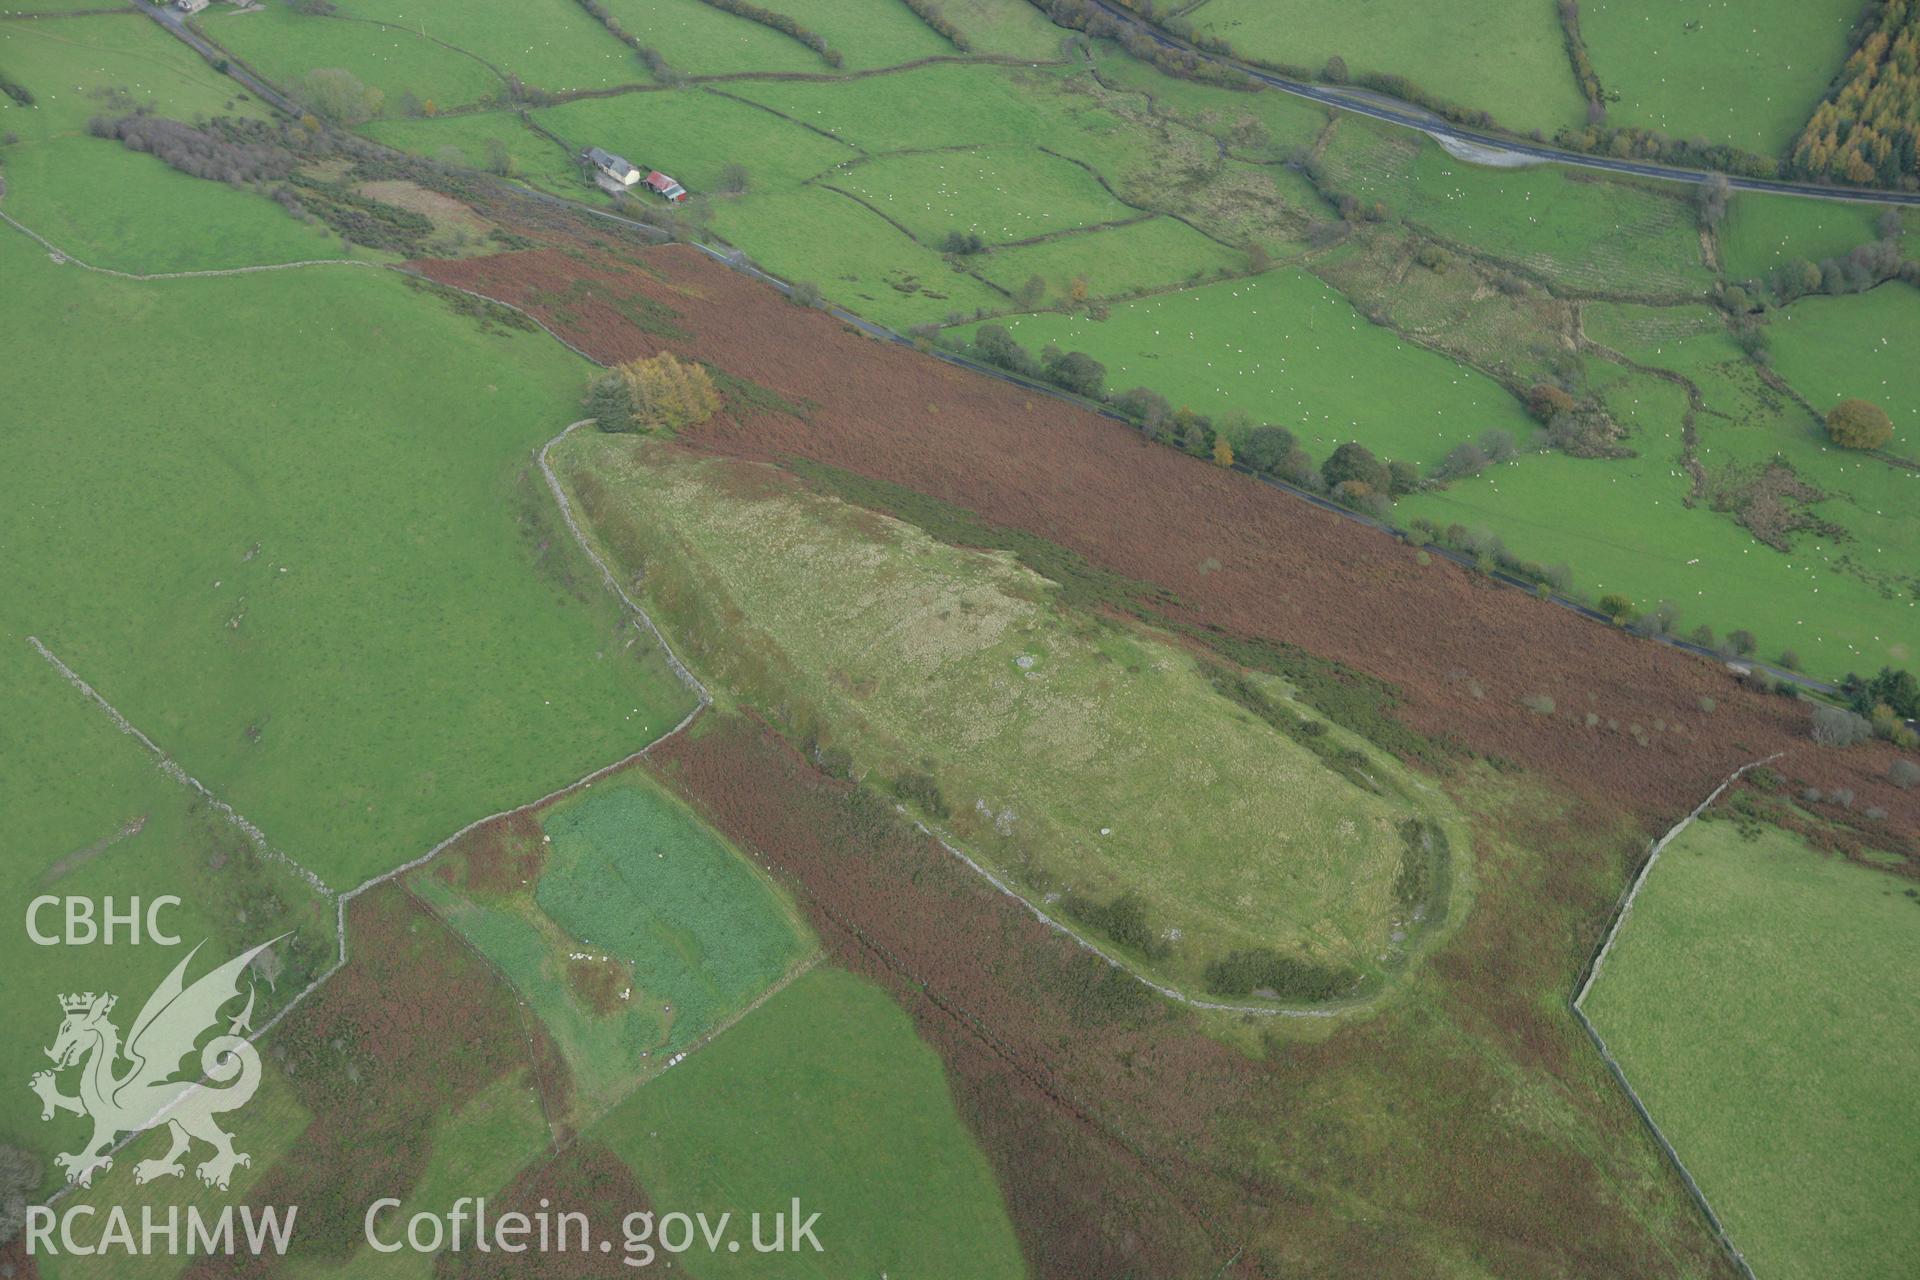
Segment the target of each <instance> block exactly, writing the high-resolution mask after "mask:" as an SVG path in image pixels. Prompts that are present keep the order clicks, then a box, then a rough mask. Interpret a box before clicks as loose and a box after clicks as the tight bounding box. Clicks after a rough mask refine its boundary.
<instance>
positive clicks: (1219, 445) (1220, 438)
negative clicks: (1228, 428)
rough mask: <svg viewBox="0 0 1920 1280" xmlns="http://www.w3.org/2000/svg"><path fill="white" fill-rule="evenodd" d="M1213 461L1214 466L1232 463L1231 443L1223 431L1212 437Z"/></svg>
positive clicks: (1230, 464) (1224, 465)
mask: <svg viewBox="0 0 1920 1280" xmlns="http://www.w3.org/2000/svg"><path fill="white" fill-rule="evenodd" d="M1213 461H1214V465H1215V466H1221V467H1230V466H1232V465H1233V444H1232V442H1231V441H1229V440H1228V439H1227V437H1226V434H1225V433H1224V432H1222V433H1221V434H1220V435H1217V436H1215V437H1214V438H1213Z"/></svg>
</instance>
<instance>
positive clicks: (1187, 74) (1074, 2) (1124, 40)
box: [709, 0, 1260, 90]
mask: <svg viewBox="0 0 1920 1280" xmlns="http://www.w3.org/2000/svg"><path fill="white" fill-rule="evenodd" d="M709 3H711V0H709ZM1032 3H1033V4H1034V5H1035V6H1036V7H1038V8H1039V9H1040V10H1041V11H1042V12H1043V13H1045V14H1046V15H1047V18H1048V20H1049V21H1051V22H1052V23H1053V24H1054V25H1055V26H1057V27H1066V28H1067V29H1068V30H1070V31H1084V32H1085V33H1086V34H1087V35H1089V36H1091V37H1093V38H1094V39H1096V40H1117V41H1118V42H1119V43H1120V44H1122V45H1124V46H1125V47H1126V50H1127V52H1128V53H1130V54H1132V55H1133V56H1134V57H1136V58H1138V59H1140V60H1141V61H1142V62H1149V63H1152V64H1153V65H1154V66H1155V67H1157V68H1159V69H1160V70H1161V71H1163V72H1165V73H1166V74H1167V75H1170V76H1174V77H1177V78H1178V79H1181V80H1198V81H1200V82H1202V83H1204V84H1216V85H1221V86H1223V87H1225V88H1228V89H1246V90H1253V89H1257V88H1259V87H1260V86H1259V83H1258V82H1257V81H1255V80H1254V79H1253V78H1252V77H1251V76H1248V75H1247V74H1246V73H1244V72H1241V71H1236V70H1235V69H1234V68H1232V67H1229V66H1224V65H1222V64H1221V63H1218V62H1214V61H1212V60H1210V59H1207V58H1201V57H1196V56H1195V55H1193V54H1191V53H1188V52H1187V51H1186V50H1185V49H1171V48H1168V47H1167V46H1166V45H1163V44H1161V43H1160V42H1159V41H1157V40H1155V39H1154V38H1153V36H1152V35H1150V34H1149V33H1148V32H1146V31H1144V30H1142V29H1141V28H1140V27H1138V26H1135V25H1134V24H1132V23H1129V22H1121V21H1119V20H1118V19H1116V18H1114V17H1113V16H1112V15H1110V14H1108V13H1107V12H1106V11H1104V10H1102V9H1099V8H1096V7H1095V6H1094V5H1092V4H1090V3H1088V0H1032ZM1121 3H1122V4H1123V5H1126V7H1128V8H1132V9H1135V10H1136V11H1138V10H1139V9H1140V8H1141V7H1142V5H1139V4H1128V3H1127V0H1121ZM1144 7H1145V8H1146V9H1148V10H1149V11H1150V10H1151V8H1152V6H1151V5H1145V6H1144ZM1143 16H1145V15H1143ZM1189 30H1191V28H1189ZM1188 38H1192V37H1188ZM1195 43H1196V44H1202V45H1207V46H1209V47H1212V48H1213V51H1214V52H1218V53H1231V52H1232V51H1231V50H1230V49H1229V48H1227V47H1226V42H1225V41H1204V40H1198V39H1196V40H1195Z"/></svg>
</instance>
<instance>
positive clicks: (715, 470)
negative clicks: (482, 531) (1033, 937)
mask: <svg viewBox="0 0 1920 1280" xmlns="http://www.w3.org/2000/svg"><path fill="white" fill-rule="evenodd" d="M567 450H568V456H567V464H568V466H569V468H571V474H572V483H573V485H574V487H575V489H576V490H577V491H581V492H582V501H583V502H585V503H586V504H587V507H588V508H590V514H591V516H592V519H593V523H594V526H595V529H596V532H597V533H598V534H599V535H600V537H601V538H602V540H603V541H605V542H607V543H608V545H609V547H610V549H612V550H613V551H614V553H615V555H616V557H618V558H619V559H621V560H623V561H628V562H632V563H639V562H640V561H639V560H638V559H637V557H640V556H645V563H647V564H648V566H649V568H648V584H649V590H650V591H651V592H652V593H653V595H654V597H655V598H656V600H657V601H659V603H660V605H661V607H662V608H663V609H664V610H665V612H666V616H667V618H668V620H669V625H670V626H671V627H672V628H673V629H674V630H675V631H677V633H678V634H679V635H680V636H681V637H682V638H683V640H684V642H685V643H686V645H687V648H688V651H689V660H690V661H692V662H694V663H695V665H696V666H699V667H702V668H703V669H704V670H706V671H707V672H708V673H709V675H710V676H711V678H713V679H714V680H716V681H718V682H719V683H720V685H721V686H722V687H723V688H725V689H727V690H729V691H730V694H731V696H735V697H739V698H742V699H744V700H746V701H747V702H749V703H751V704H753V705H756V706H761V707H781V708H786V709H787V710H786V711H785V712H784V713H783V714H786V715H789V716H793V715H804V716H805V717H810V718H814V719H817V721H818V722H819V723H821V724H823V725H824V726H826V733H827V737H828V738H829V740H831V741H832V742H835V743H837V744H839V745H841V746H843V747H844V748H846V749H847V750H848V751H850V752H851V754H852V756H853V760H854V768H855V770H856V771H857V772H859V773H863V774H864V773H866V772H868V771H877V776H878V777H879V778H890V777H893V776H895V775H896V774H897V773H899V772H900V771H902V770H905V769H923V770H926V771H929V772H931V773H932V774H933V775H934V776H935V777H936V778H937V779H938V780H939V782H940V785H941V788H942V789H943V791H944V794H945V796H946V801H947V803H948V804H949V805H950V806H951V811H952V812H951V816H950V817H948V818H946V819H945V821H944V825H946V826H948V827H950V828H951V830H952V831H953V832H954V833H955V835H956V836H957V837H958V839H959V840H960V841H961V842H962V843H963V844H964V845H966V846H967V847H968V849H969V851H970V852H971V853H973V855H974V856H976V857H981V858H984V859H986V860H987V861H989V862H990V863H992V864H995V865H997V866H998V867H999V868H1001V869H1003V870H1004V871H1006V872H1008V873H1009V874H1011V875H1012V876H1014V877H1015V879H1016V880H1017V881H1019V882H1020V883H1022V884H1023V885H1024V886H1025V887H1026V889H1027V890H1028V891H1030V892H1032V893H1033V894H1034V895H1035V896H1036V897H1039V896H1041V895H1044V894H1046V893H1048V892H1049V891H1050V890H1063V891H1064V890H1072V891H1074V892H1076V893H1079V894H1082V895H1086V896H1089V897H1091V898H1093V899H1094V900H1097V901H1101V902H1105V901H1108V900H1110V899H1113V898H1115V897H1117V896H1119V895H1120V894H1122V893H1125V892H1128V891H1132V892H1134V893H1136V894H1138V895H1139V897H1140V899H1141V900H1142V902H1143V904H1144V906H1145V909H1146V912H1147V915H1148V917H1149V920H1150V922H1151V927H1153V928H1155V929H1158V930H1161V931H1163V933H1164V936H1165V937H1166V938H1167V940H1168V942H1169V950H1168V952H1167V955H1166V957H1165V958H1164V959H1161V960H1159V961H1158V963H1159V964H1160V966H1161V967H1162V968H1164V969H1166V970H1167V971H1168V972H1170V973H1172V974H1175V975H1177V977H1178V979H1179V980H1181V981H1186V982H1194V981H1196V980H1197V975H1198V974H1199V973H1200V971H1201V969H1202V968H1203V967H1204V966H1205V964H1206V963H1207V962H1208V961H1209V960H1211V959H1213V958H1215V957H1217V956H1219V955H1222V954H1224V953H1225V952H1226V951H1228V950H1230V949H1232V948H1236V947H1252V946H1278V947H1284V948H1287V949H1290V950H1293V951H1295V952H1305V953H1307V954H1309V955H1312V956H1315V957H1317V958H1321V959H1324V960H1327V961H1331V962H1334V963H1337V964H1340V965H1349V966H1352V967H1353V968H1354V969H1356V970H1359V971H1362V972H1374V971H1376V970H1377V964H1376V961H1377V958H1378V957H1379V956H1380V955H1381V953H1382V952H1383V951H1384V950H1388V949H1389V945H1390V944H1389V943H1388V941H1387V936H1388V934H1390V933H1391V932H1392V931H1393V929H1394V928H1395V926H1396V915H1397V914H1398V913H1399V912H1400V910H1401V909H1400V908H1399V907H1398V906H1397V905H1396V903H1395V901H1394V899H1393V895H1392V882H1393V879H1394V876H1395V874H1396V873H1397V871H1398V868H1399V863H1400V842H1399V838H1398V835H1397V824H1398V823H1399V821H1400V820H1401V819H1402V818H1403V817H1405V816H1406V815H1407V813H1408V812H1409V811H1410V810H1411V809H1412V807H1413V806H1412V802H1411V801H1410V800H1408V799H1407V798H1406V797H1407V796H1410V795H1411V794H1412V791H1413V789H1412V787H1411V786H1409V785H1407V784H1405V783H1404V781H1403V779H1402V778H1401V776H1400V775H1399V773H1398V770H1397V767H1396V766H1395V765H1393V764H1392V763H1391V762H1390V761H1388V760H1386V759H1384V758H1376V759H1375V760H1374V761H1373V764H1370V765H1369V766H1368V770H1369V772H1372V771H1373V769H1374V767H1375V766H1376V765H1377V766H1378V768H1379V769H1380V770H1381V771H1382V772H1381V773H1380V774H1378V775H1376V776H1382V777H1384V778H1385V779H1386V784H1385V787H1384V788H1383V791H1384V794H1381V795H1375V794H1371V793H1368V792H1365V791H1362V790H1360V789H1359V788H1358V787H1356V786H1354V785H1353V784H1351V783H1349V782H1347V781H1346V780H1345V779H1343V778H1341V777H1340V776H1339V775H1337V774H1335V773H1333V772H1331V771H1329V770H1328V769H1327V768H1326V767H1325V766H1324V765H1322V764H1321V763H1320V761H1319V760H1318V759H1317V758H1316V757H1315V756H1313V755H1312V754H1311V753H1309V752H1308V751H1307V750H1306V749H1305V748H1303V747H1301V746H1299V745H1298V744H1296V743H1295V742H1294V741H1293V740H1292V739H1290V738H1287V737H1284V736H1282V735H1281V734H1279V733H1278V732H1276V731H1275V730H1273V729H1271V728H1269V727H1268V726H1267V725H1266V724H1265V723H1264V722H1261V721H1257V720H1255V719H1253V718H1252V717H1251V716H1250V715H1248V714H1247V713H1245V712H1243V711H1241V710H1240V709H1239V708H1238V706H1237V705H1236V704H1233V703H1230V702H1228V701H1226V700H1225V699H1224V698H1223V697H1221V696H1219V695H1217V694H1215V693H1214V692H1213V691H1212V689H1211V688H1210V686H1209V685H1208V684H1207V683H1206V682H1205V679H1204V678H1203V676H1202V675H1201V674H1200V672H1199V671H1198V670H1197V669H1196V667H1195V664H1194V660H1193V658H1192V657H1191V656H1190V655H1189V654H1187V653H1186V652H1185V651H1184V650H1181V649H1178V648H1175V647H1172V646H1170V645H1169V644H1168V643H1166V642H1165V641H1163V640H1161V639H1159V638H1157V637H1155V636H1153V635H1150V634H1147V633H1145V632H1143V631H1139V630H1136V629H1133V628H1128V627H1123V626H1120V625H1117V624H1108V623H1103V622H1096V621H1094V620H1092V619H1090V618H1086V617H1080V616H1076V615H1073V614H1068V613H1063V612H1062V611H1061V609H1060V607H1059V605H1058V603H1057V602H1056V599H1055V588H1054V587H1053V585H1052V584H1051V583H1048V582H1047V581H1046V580H1045V579H1042V578H1039V577H1037V576H1035V575H1034V574H1032V573H1031V572H1030V571H1028V570H1025V569H1023V568H1020V567H1019V566H1017V565H1016V564H1014V563H1012V562H1010V561H1009V560H1008V559H1007V558H1005V557H1003V556H996V555H988V554H984V553H979V552H972V551H967V550H963V549H959V548H955V547H950V546H947V545H945V544H942V543H938V542H935V541H933V540H932V539H930V538H928V537H927V536H926V535H925V534H924V533H922V532H920V531H919V530H918V529H916V528H914V527H912V526H910V525H904V524H900V523H898V522H895V521H892V520H886V519H883V518H880V517H877V516H872V515H870V514H869V513H866V512H863V511H862V510H860V509H859V508H854V507H848V506H846V505H844V504H842V503H840V502H838V501H835V500H833V499H830V498H826V497H822V496H818V495H814V494H811V493H808V492H806V491H804V490H801V489H799V488H797V487H796V486H794V485H791V484H789V483H786V482H783V481H782V480H781V479H780V477H779V476H778V474H777V473H774V472H771V471H767V470H765V469H761V468H747V469H729V468H727V467H725V466H724V465H722V464H714V463H699V462H693V461H690V460H687V459H686V458H685V457H684V456H683V455H675V454H673V453H670V452H668V451H666V450H663V449H659V448H654V447H650V446H648V445H646V444H645V443H643V442H636V441H631V440H622V439H619V438H616V437H607V436H599V437H576V438H575V439H574V440H570V441H569V442H568V445H567ZM583 482H584V487H583ZM723 632H724V635H725V642H724V644H721V643H719V642H718V639H717V638H718V637H719V636H720V635H721V634H722V633H723ZM1264 687H1266V688H1267V689H1268V692H1269V695H1270V696H1271V697H1273V698H1275V699H1276V700H1285V701H1286V702H1287V705H1293V704H1292V703H1291V701H1290V699H1289V697H1288V691H1287V690H1286V689H1285V688H1284V687H1283V686H1282V685H1281V684H1280V682H1278V681H1272V680H1269V681H1267V682H1266V685H1265V686H1264ZM794 708H802V709H804V711H796V710H794ZM1296 709H1297V708H1296ZM1305 714H1309V715H1310V714H1311V713H1305ZM1314 718H1315V719H1317V718H1318V717H1314ZM1330 732H1331V730H1330ZM1169 785H1171V786H1173V787H1175V788H1177V789H1179V790H1181V791H1183V792H1190V793H1192V794H1200V793H1203V792H1204V793H1206V794H1210V795H1217V796H1230V797H1232V798H1233V799H1232V801H1231V802H1230V803H1220V804H1208V805H1201V806H1191V805H1178V806H1175V805H1169V804H1167V803H1165V801H1164V799H1163V798H1161V797H1160V795H1159V792H1161V791H1162V790H1164V789H1165V788H1166V787H1167V786H1169ZM1390 797H1391V798H1390ZM933 816H934V817H935V818H936V819H937V818H939V817H940V815H938V814H935V815H933Z"/></svg>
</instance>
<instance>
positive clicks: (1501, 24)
mask: <svg viewBox="0 0 1920 1280" xmlns="http://www.w3.org/2000/svg"><path fill="white" fill-rule="evenodd" d="M1188 17H1189V19H1190V20H1191V21H1192V22H1193V24H1194V26H1196V27H1197V28H1199V29H1200V30H1201V31H1203V32H1205V33H1207V34H1208V35H1214V36H1219V37H1221V38H1223V39H1225V40H1227V41H1229V42H1230V43H1231V44H1232V45H1233V47H1234V49H1235V51H1236V52H1238V53H1240V54H1241V55H1242V56H1244V57H1249V58H1255V59H1261V60H1264V61H1268V62H1279V63H1289V64H1292V65H1295V66H1302V67H1307V68H1310V69H1312V70H1316V71H1317V70H1319V68H1320V67H1321V66H1322V65H1323V64H1324V63H1325V62H1326V60H1327V59H1328V58H1331V57H1333V56H1335V55H1336V54H1337V55H1339V56H1340V57H1343V58H1345V59H1346V61H1347V65H1348V66H1349V67H1350V68H1351V69H1352V70H1353V71H1354V72H1355V73H1356V74H1357V73H1359V72H1362V71H1384V72H1389V73H1391V74H1394V75H1402V76H1405V77H1407V79H1409V80H1411V81H1413V82H1414V83H1415V84H1417V85H1419V86H1420V87H1422V88H1423V89H1425V90H1426V91H1427V92H1428V93H1431V94H1433V95H1434V96H1436V97H1438V98H1440V99H1442V100H1444V101H1448V102H1453V103H1458V104H1459V105H1461V106H1465V107H1472V108H1476V109H1479V110H1485V111H1490V112H1492V113H1493V117H1494V119H1496V120H1498V121H1499V122H1500V123H1501V124H1502V125H1504V126H1506V127H1507V128H1509V129H1513V130H1515V131H1524V130H1527V129H1536V128H1537V129H1545V130H1546V131H1547V132H1549V133H1551V132H1552V131H1553V130H1554V129H1556V128H1558V127H1559V126H1561V125H1568V124H1577V123H1579V122H1580V121H1582V120H1584V119H1585V115H1584V111H1585V103H1584V101H1583V99H1582V98H1581V97H1580V91H1579V88H1578V87H1577V86H1576V85H1575V84H1574V80H1573V69H1572V68H1571V67H1570V66H1569V65H1568V63H1567V54H1566V50H1565V48H1564V47H1563V44H1562V41H1561V35H1560V22H1559V19H1558V18H1557V17H1555V15H1554V11H1553V6H1552V5H1550V4H1536V3H1534V2H1533V0H1456V3H1453V4H1448V5H1428V4H1409V3H1407V0H1297V2H1296V3H1293V4H1286V5H1276V4H1273V3H1271V0H1206V3H1204V4H1202V5H1201V6H1200V7H1199V8H1197V9H1195V10H1194V11H1193V12H1192V13H1190V14H1189V15H1188Z"/></svg>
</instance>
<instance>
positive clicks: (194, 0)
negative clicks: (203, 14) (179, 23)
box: [174, 0, 211, 13]
mask: <svg viewBox="0 0 1920 1280" xmlns="http://www.w3.org/2000/svg"><path fill="white" fill-rule="evenodd" d="M210 2H211V0H175V3H174V8H176V9H178V10H180V12H182V13H198V12H200V11H201V10H202V9H204V8H206V7H207V5H208V4H209V3H210Z"/></svg>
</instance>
